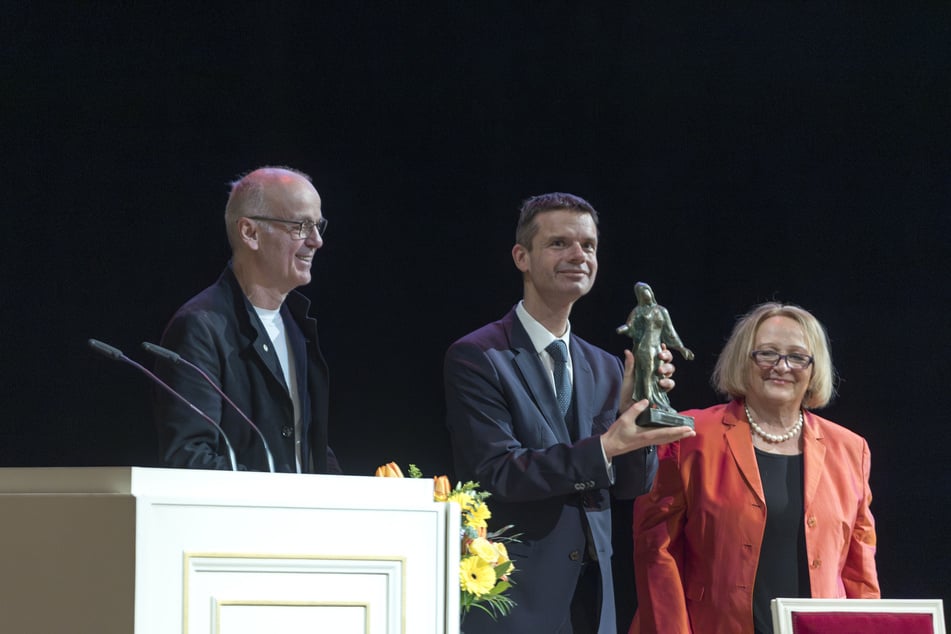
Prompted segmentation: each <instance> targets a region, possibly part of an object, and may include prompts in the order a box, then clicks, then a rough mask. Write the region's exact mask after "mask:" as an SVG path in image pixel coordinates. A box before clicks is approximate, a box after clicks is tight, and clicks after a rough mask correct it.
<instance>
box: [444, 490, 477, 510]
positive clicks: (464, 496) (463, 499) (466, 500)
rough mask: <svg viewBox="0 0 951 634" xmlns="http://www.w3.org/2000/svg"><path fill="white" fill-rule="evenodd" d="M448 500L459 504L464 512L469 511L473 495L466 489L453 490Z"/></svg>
mask: <svg viewBox="0 0 951 634" xmlns="http://www.w3.org/2000/svg"><path fill="white" fill-rule="evenodd" d="M448 501H449V502H455V503H456V504H458V505H459V507H460V508H461V509H462V512H463V513H465V512H466V511H468V510H469V508H470V507H471V506H472V503H473V500H472V496H471V495H469V494H468V493H466V492H465V491H453V492H452V495H450V496H449V500H448Z"/></svg>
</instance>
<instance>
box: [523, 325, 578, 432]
mask: <svg viewBox="0 0 951 634" xmlns="http://www.w3.org/2000/svg"><path fill="white" fill-rule="evenodd" d="M509 322H510V324H511V331H510V333H509V341H510V342H511V347H512V354H513V355H514V359H513V361H514V363H515V366H516V367H517V368H518V370H519V372H520V373H521V375H522V380H523V381H524V382H525V389H526V390H527V391H528V393H529V394H531V396H532V401H534V403H535V405H536V406H537V407H538V409H539V410H540V411H541V413H542V415H543V416H544V417H545V421H546V422H547V423H548V426H549V427H550V428H551V431H552V433H553V434H554V435H555V438H557V439H558V442H561V443H566V444H570V443H571V439H570V438H569V437H568V427H567V425H565V420H564V417H563V416H562V415H561V411H559V409H558V402H557V401H556V400H555V392H554V389H553V388H552V384H551V378H550V377H549V376H548V371H547V370H546V369H545V366H544V365H543V364H542V360H541V359H540V358H539V357H538V353H537V352H535V347H534V346H533V345H532V340H531V338H530V337H529V336H528V333H527V332H525V328H524V327H522V322H520V321H519V319H518V315H517V314H516V313H515V310H514V309H513V310H512V311H511V312H510V313H509ZM572 361H573V359H572Z"/></svg>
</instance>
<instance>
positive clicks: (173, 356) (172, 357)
mask: <svg viewBox="0 0 951 634" xmlns="http://www.w3.org/2000/svg"><path fill="white" fill-rule="evenodd" d="M142 348H144V349H145V350H146V351H147V352H151V353H152V354H154V355H155V356H157V357H161V358H162V359H165V360H166V361H171V362H172V363H175V364H179V363H184V364H185V365H187V366H188V367H189V368H191V369H192V370H194V371H195V372H197V373H198V374H200V375H201V377H202V378H203V379H205V381H207V382H208V384H209V385H210V386H211V387H213V388H215V391H216V392H218V394H220V395H221V398H223V399H224V400H225V401H226V402H227V403H228V405H230V406H231V407H232V408H233V409H234V411H236V412H238V414H239V415H240V416H241V418H243V419H244V421H245V422H246V423H247V424H248V425H250V426H251V429H253V430H254V431H255V432H256V433H257V435H258V438H260V439H261V443H262V444H263V445H264V453H265V454H267V466H268V469H269V470H270V472H271V473H274V472H275V469H274V454H272V453H271V448H270V447H269V446H268V444H267V439H266V438H265V437H264V434H263V433H261V430H260V429H259V428H258V426H257V425H255V424H254V423H253V422H252V421H251V419H250V418H248V415H247V414H245V413H244V412H243V411H241V408H240V407H238V406H237V405H235V402H234V401H232V400H231V399H230V398H228V395H227V394H225V393H224V390H222V389H221V388H220V387H218V384H217V383H215V382H214V380H212V378H211V377H210V376H208V374H207V373H206V372H205V371H204V370H202V369H201V368H200V367H198V366H197V365H195V364H194V363H192V362H191V361H189V360H188V359H185V358H184V357H182V356H181V355H180V354H178V353H177V352H174V351H172V350H169V349H168V348H163V347H162V346H157V345H155V344H154V343H149V342H148V341H143V342H142Z"/></svg>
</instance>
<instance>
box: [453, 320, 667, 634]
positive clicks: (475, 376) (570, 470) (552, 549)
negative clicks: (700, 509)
mask: <svg viewBox="0 0 951 634" xmlns="http://www.w3.org/2000/svg"><path fill="white" fill-rule="evenodd" d="M570 350H571V358H572V364H573V367H574V386H573V391H574V393H573V403H572V407H573V408H574V409H573V411H574V413H575V415H576V416H577V423H578V427H579V431H580V434H579V439H578V440H577V441H575V442H572V441H571V439H570V438H569V436H568V431H567V427H566V424H565V421H564V418H563V417H562V415H561V413H560V412H559V410H558V406H557V404H556V402H555V395H554V390H553V389H552V385H551V379H550V378H549V374H548V371H547V370H546V369H545V367H544V365H543V364H542V362H541V360H540V359H539V357H538V354H537V353H536V352H535V349H534V347H533V345H532V342H531V340H530V339H529V336H528V333H526V332H525V329H524V328H523V327H522V325H521V322H519V320H518V317H517V316H516V314H515V310H514V309H513V310H512V311H510V312H509V313H508V314H507V315H506V316H505V317H504V318H503V319H501V320H499V321H497V322H494V323H491V324H489V325H487V326H484V327H483V328H480V329H479V330H477V331H475V332H473V333H471V334H469V335H467V336H465V337H463V338H462V339H460V340H459V341H457V342H455V343H454V344H453V345H452V346H451V347H450V348H449V351H448V352H447V353H446V360H445V368H444V369H445V375H444V376H445V390H446V407H447V425H448V427H449V432H450V436H451V440H452V447H453V457H454V460H455V466H456V475H457V477H458V478H459V479H461V480H470V479H471V480H475V481H478V482H479V483H480V485H481V486H482V487H483V488H484V489H485V490H487V491H489V492H491V493H492V497H491V498H489V500H488V503H489V507H490V509H491V510H492V520H491V521H490V526H489V528H490V530H492V529H497V528H499V527H501V526H504V525H507V524H514V526H515V531H516V532H519V533H522V538H521V540H522V541H521V543H516V544H511V545H510V547H509V554H510V556H511V558H512V560H513V561H514V562H515V565H516V573H515V574H514V577H513V579H514V581H515V583H516V585H515V586H514V587H513V588H512V590H511V591H510V594H509V596H511V598H512V599H514V600H515V601H516V602H517V603H518V606H517V607H516V608H514V610H513V611H512V613H511V614H510V615H509V616H506V617H503V618H502V619H500V620H499V622H498V623H495V622H493V621H492V620H491V619H489V618H487V617H486V616H484V615H483V614H481V611H479V610H474V611H472V612H470V615H469V616H468V617H467V619H466V621H465V625H464V629H465V631H466V634H473V633H475V634H479V633H480V632H493V633H500V634H504V633H506V632H512V633H516V632H517V633H519V634H521V633H524V632H532V633H533V634H534V633H539V634H541V633H548V632H571V622H570V610H569V608H570V604H571V599H572V596H573V594H574V589H575V586H576V584H577V579H578V576H579V574H580V572H581V566H582V561H583V559H584V555H585V548H586V541H587V540H586V528H585V527H586V526H587V527H588V528H589V529H590V535H591V538H592V539H591V541H592V542H593V543H592V544H591V545H592V546H593V548H594V549H595V550H596V551H597V558H598V560H599V561H600V562H601V580H602V609H601V614H602V618H601V627H600V630H599V634H614V632H615V630H616V625H615V616H614V591H613V584H612V581H611V566H610V561H611V554H612V550H611V516H610V513H611V505H610V498H609V494H610V493H614V494H615V495H616V496H618V497H621V498H631V497H634V496H636V495H640V494H641V493H645V492H647V491H648V490H649V489H650V485H651V482H652V479H653V475H654V472H655V471H656V468H657V458H656V453H655V452H654V451H653V448H650V449H645V450H641V451H636V452H633V453H631V454H628V455H626V456H622V457H618V458H616V459H615V460H614V470H615V477H614V482H612V478H611V477H610V475H609V474H608V473H607V470H606V469H605V465H604V457H603V453H602V451H601V443H600V439H599V436H600V435H601V434H602V433H604V432H605V431H606V430H607V429H608V427H609V426H610V425H611V424H612V423H613V422H614V421H615V420H616V419H617V416H618V411H617V409H618V403H619V392H620V387H621V378H622V375H623V365H622V363H621V361H620V359H619V358H618V357H616V356H614V355H611V354H609V353H607V352H605V351H604V350H601V349H600V348H597V347H596V346H592V345H591V344H589V343H587V342H586V341H584V340H582V339H581V338H579V337H577V336H574V335H572V337H571V347H570Z"/></svg>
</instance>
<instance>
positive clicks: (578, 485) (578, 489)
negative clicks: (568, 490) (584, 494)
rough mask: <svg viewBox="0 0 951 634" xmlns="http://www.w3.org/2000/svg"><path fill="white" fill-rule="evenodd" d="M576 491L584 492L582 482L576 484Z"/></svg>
mask: <svg viewBox="0 0 951 634" xmlns="http://www.w3.org/2000/svg"><path fill="white" fill-rule="evenodd" d="M575 491H584V485H583V484H581V483H580V482H577V483H575Z"/></svg>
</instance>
